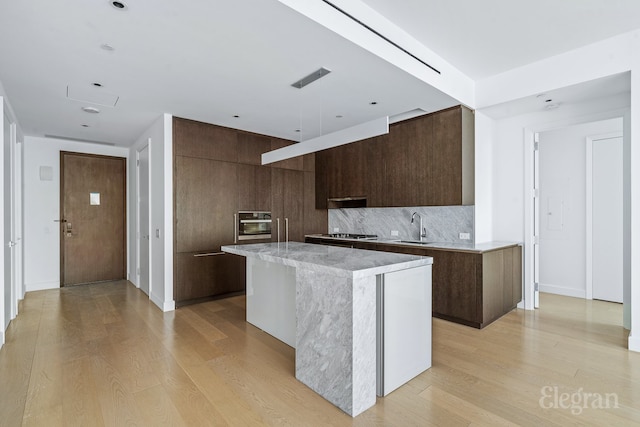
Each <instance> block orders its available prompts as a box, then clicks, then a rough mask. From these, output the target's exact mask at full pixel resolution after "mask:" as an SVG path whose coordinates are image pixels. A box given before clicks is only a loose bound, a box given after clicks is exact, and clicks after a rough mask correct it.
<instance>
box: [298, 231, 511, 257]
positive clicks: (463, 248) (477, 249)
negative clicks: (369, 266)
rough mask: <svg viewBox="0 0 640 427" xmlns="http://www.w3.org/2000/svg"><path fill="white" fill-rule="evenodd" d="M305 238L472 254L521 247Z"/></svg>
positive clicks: (315, 236)
mask: <svg viewBox="0 0 640 427" xmlns="http://www.w3.org/2000/svg"><path fill="white" fill-rule="evenodd" d="M305 237H311V238H320V239H331V240H338V241H340V240H342V241H350V242H362V243H378V244H385V245H399V246H410V247H414V248H415V247H418V248H428V249H443V250H449V251H460V252H473V253H484V252H491V251H495V250H498V249H505V248H510V247H513V246H518V245H522V243H520V242H507V241H491V242H482V243H462V242H460V243H458V242H429V243H408V242H400V241H399V240H398V239H382V238H377V239H348V238H344V237H330V236H324V235H322V234H308V235H307V236H305Z"/></svg>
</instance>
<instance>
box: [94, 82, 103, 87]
mask: <svg viewBox="0 0 640 427" xmlns="http://www.w3.org/2000/svg"><path fill="white" fill-rule="evenodd" d="M92 85H94V86H95V87H102V83H98V82H95V83H92Z"/></svg>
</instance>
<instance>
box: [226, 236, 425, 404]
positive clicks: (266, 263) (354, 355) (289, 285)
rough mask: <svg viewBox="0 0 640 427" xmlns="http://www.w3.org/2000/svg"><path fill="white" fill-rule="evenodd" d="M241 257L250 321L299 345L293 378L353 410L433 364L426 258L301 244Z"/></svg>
mask: <svg viewBox="0 0 640 427" xmlns="http://www.w3.org/2000/svg"><path fill="white" fill-rule="evenodd" d="M221 249H222V251H224V252H228V253H232V254H236V255H241V256H245V257H247V321H248V322H250V323H253V324H255V325H256V326H258V327H260V328H262V329H264V330H265V331H266V332H269V333H271V334H272V335H274V336H275V337H276V338H278V339H281V340H282V341H284V342H287V341H289V343H290V345H292V346H293V347H295V349H296V356H295V375H296V378H297V379H298V380H299V381H301V382H302V383H304V384H306V385H307V386H309V387H310V388H311V389H312V390H314V391H315V392H317V393H318V394H320V395H321V396H323V397H324V398H325V399H327V400H328V401H330V402H331V403H333V404H334V405H336V406H337V407H339V408H340V409H342V410H343V411H345V412H346V413H348V414H349V415H351V416H356V415H358V414H360V413H362V412H363V411H365V410H366V409H368V408H370V407H371V406H373V405H375V403H376V394H378V395H381V396H382V395H385V394H387V393H389V392H390V391H391V390H393V389H395V388H397V387H399V386H400V385H402V384H404V383H405V382H406V381H408V380H409V379H411V378H413V377H414V376H416V375H418V374H419V373H421V372H423V371H424V370H426V369H428V368H429V367H430V366H431V264H432V259H431V258H429V257H422V256H415V255H405V254H396V253H385V252H378V251H366V250H357V249H350V248H339V247H331V246H322V245H313V244H306V243H298V242H289V243H264V244H251V245H234V246H223V247H222V248H221Z"/></svg>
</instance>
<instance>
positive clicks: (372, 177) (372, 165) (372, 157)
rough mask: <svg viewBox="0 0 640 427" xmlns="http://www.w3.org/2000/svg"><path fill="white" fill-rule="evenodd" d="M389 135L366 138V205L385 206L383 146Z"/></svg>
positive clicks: (385, 175) (385, 172)
mask: <svg viewBox="0 0 640 427" xmlns="http://www.w3.org/2000/svg"><path fill="white" fill-rule="evenodd" d="M388 141H389V135H388V134H387V135H380V136H376V137H375V138H371V139H369V140H368V142H367V144H366V145H365V146H364V156H365V168H364V173H365V175H366V178H365V182H366V195H367V207H372V208H373V207H385V206H388V205H387V204H386V203H388V202H387V189H386V185H387V169H386V164H385V157H384V153H385V150H386V149H385V147H386V145H387V144H388V143H389V142H388Z"/></svg>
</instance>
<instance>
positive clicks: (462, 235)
mask: <svg viewBox="0 0 640 427" xmlns="http://www.w3.org/2000/svg"><path fill="white" fill-rule="evenodd" d="M459 237H460V240H470V239H471V233H460V234H459Z"/></svg>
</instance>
